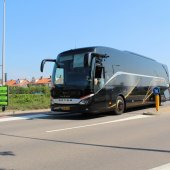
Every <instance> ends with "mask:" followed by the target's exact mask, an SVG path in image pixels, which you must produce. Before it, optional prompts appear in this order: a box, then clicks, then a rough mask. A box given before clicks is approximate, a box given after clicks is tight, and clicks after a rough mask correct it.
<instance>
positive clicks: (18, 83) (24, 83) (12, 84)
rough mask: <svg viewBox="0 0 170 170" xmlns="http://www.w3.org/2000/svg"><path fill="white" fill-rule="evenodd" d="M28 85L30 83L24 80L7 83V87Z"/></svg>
mask: <svg viewBox="0 0 170 170" xmlns="http://www.w3.org/2000/svg"><path fill="white" fill-rule="evenodd" d="M27 84H29V81H28V80H26V79H24V80H20V79H18V80H9V81H7V82H6V85H8V86H21V87H22V86H27Z"/></svg>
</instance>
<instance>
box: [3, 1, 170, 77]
mask: <svg viewBox="0 0 170 170" xmlns="http://www.w3.org/2000/svg"><path fill="white" fill-rule="evenodd" d="M2 19H3V0H0V47H2ZM88 46H107V47H113V48H115V49H119V50H127V51H132V52H135V53H138V54H141V55H144V56H146V57H150V58H153V59H155V60H157V61H158V62H161V63H164V64H167V66H168V68H169V70H170V1H169V0H138V1H135V0H6V56H5V72H6V73H7V75H8V80H10V79H18V78H20V79H24V78H27V79H28V80H30V79H31V78H32V77H35V78H39V77H40V76H43V77H49V76H50V75H51V73H52V69H53V64H52V63H47V64H46V65H45V68H44V72H43V73H41V72H40V63H41V61H42V60H43V59H45V58H52V59H54V58H56V57H57V55H58V54H59V53H60V52H62V51H65V50H69V49H74V48H79V47H88ZM0 51H2V48H0ZM1 54H2V52H1V53H0V58H1V56H2V55H1ZM1 63H2V62H1V60H0V64H1ZM0 77H1V70H0Z"/></svg>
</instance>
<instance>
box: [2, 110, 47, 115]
mask: <svg viewBox="0 0 170 170" xmlns="http://www.w3.org/2000/svg"><path fill="white" fill-rule="evenodd" d="M42 112H45V113H49V112H50V109H37V110H24V111H23V110H11V111H6V112H0V117H3V116H10V115H21V114H38V113H42Z"/></svg>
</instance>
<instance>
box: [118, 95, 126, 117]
mask: <svg viewBox="0 0 170 170" xmlns="http://www.w3.org/2000/svg"><path fill="white" fill-rule="evenodd" d="M125 110H126V104H125V100H124V98H123V97H122V96H118V97H117V99H116V107H115V114H116V115H121V114H122V113H124V112H125Z"/></svg>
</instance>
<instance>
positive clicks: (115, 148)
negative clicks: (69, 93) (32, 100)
mask: <svg viewBox="0 0 170 170" xmlns="http://www.w3.org/2000/svg"><path fill="white" fill-rule="evenodd" d="M165 107H166V109H165ZM161 109H162V110H163V112H161V113H160V114H156V115H155V114H154V115H143V113H144V112H153V109H147V108H145V109H143V108H140V109H136V110H129V111H128V112H127V113H126V114H123V115H120V116H115V115H111V114H101V115H90V116H82V115H81V114H74V115H69V114H67V115H57V116H52V115H50V116H48V115H44V113H41V115H39V114H37V113H36V114H33V115H30V114H29V116H23V115H14V116H7V117H1V118H0V170H35V169H36V170H48V169H50V170H54V169H59V170H67V169H68V170H94V169H97V170H101V169H102V170H106V169H108V170H110V169H111V170H149V169H152V168H155V167H159V166H164V167H165V166H166V167H168V168H169V169H170V164H169V163H170V103H166V105H165V106H162V107H161ZM165 110H166V111H165ZM157 169H160V168H157Z"/></svg>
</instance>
